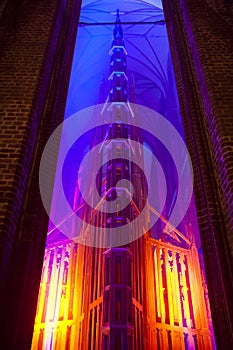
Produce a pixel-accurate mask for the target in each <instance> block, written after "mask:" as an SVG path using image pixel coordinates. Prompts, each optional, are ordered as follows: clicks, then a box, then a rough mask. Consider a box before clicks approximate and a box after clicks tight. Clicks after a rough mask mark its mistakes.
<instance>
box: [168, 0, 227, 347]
mask: <svg viewBox="0 0 233 350" xmlns="http://www.w3.org/2000/svg"><path fill="white" fill-rule="evenodd" d="M163 4H164V10H165V18H166V22H167V27H168V34H169V39H170V44H171V49H172V55H173V62H174V66H175V74H176V80H177V86H178V93H179V100H180V104H181V111H182V116H183V121H184V125H185V133H186V139H187V145H188V148H189V151H190V154H191V159H192V163H193V168H194V177H195V185H194V191H195V198H196V204H197V213H198V220H199V226H200V233H201V241H202V247H203V255H204V261H205V267H206V272H207V282H208V288H209V296H210V304H211V311H212V318H213V325H214V331H215V336H216V343H217V348H218V349H232V348H233V319H232V318H233V234H232V231H233V230H232V228H233V186H232V185H233V153H232V150H233V118H232V114H233V88H232V82H233V49H232V48H233V5H232V2H231V1H227V0H225V1H224V0H204V1H203V0H202V1H200V0H195V1H193V0H172V1H171V0H163Z"/></svg>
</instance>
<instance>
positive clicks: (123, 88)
mask: <svg viewBox="0 0 233 350" xmlns="http://www.w3.org/2000/svg"><path fill="white" fill-rule="evenodd" d="M109 54H110V56H111V60H110V76H109V80H110V83H111V84H110V92H109V102H127V101H128V92H127V91H128V88H127V85H128V77H127V75H126V55H127V51H126V49H125V44H124V39H123V30H122V26H121V20H120V11H119V9H117V10H116V21H115V26H114V29H113V41H112V47H111V50H110V52H109Z"/></svg>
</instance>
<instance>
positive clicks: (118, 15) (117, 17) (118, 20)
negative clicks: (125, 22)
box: [116, 9, 121, 22]
mask: <svg viewBox="0 0 233 350" xmlns="http://www.w3.org/2000/svg"><path fill="white" fill-rule="evenodd" d="M120 21H121V20H120V11H119V9H117V10H116V22H120Z"/></svg>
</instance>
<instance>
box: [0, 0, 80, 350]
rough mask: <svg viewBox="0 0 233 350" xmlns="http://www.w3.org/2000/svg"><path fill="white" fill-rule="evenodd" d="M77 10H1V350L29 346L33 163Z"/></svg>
mask: <svg viewBox="0 0 233 350" xmlns="http://www.w3.org/2000/svg"><path fill="white" fill-rule="evenodd" d="M79 8H80V1H79V0H51V1H44V0H42V1H36V0H34V1H17V2H12V1H8V3H6V2H4V7H2V8H1V10H2V11H3V14H2V17H1V18H0V28H1V36H0V38H1V44H0V45H1V57H0V117H1V118H0V123H1V126H0V132H1V137H0V143H1V145H0V149H1V152H0V156H1V175H2V176H1V180H0V185H1V186H0V195H1V202H0V205H1V217H0V219H1V222H0V223H1V236H0V240H1V241H0V257H1V269H0V273H1V285H2V286H4V288H3V290H2V291H1V292H2V293H3V294H2V295H1V300H0V302H1V315H2V316H3V317H2V322H3V323H2V325H1V334H3V335H4V336H3V337H2V338H1V347H2V348H4V349H17V350H18V349H19V348H20V349H29V348H30V341H31V335H32V329H33V324H34V315H35V307H36V299H37V293H38V286H39V281H40V270H41V264H42V258H43V250H44V245H45V238H46V229H47V220H48V218H47V215H46V213H45V211H44V209H43V205H42V202H41V199H40V194H39V185H38V170H39V162H40V157H41V153H42V150H43V147H44V145H45V143H46V141H47V139H48V137H49V135H50V134H51V133H52V131H53V130H54V128H55V127H56V126H57V125H58V124H59V123H60V122H61V121H62V119H63V113H64V106H65V99H66V94H67V87H68V81H69V74H70V68H71V62H72V54H73V47H74V42H75V37H76V30H77V22H78V21H77V18H78V14H79ZM0 15H1V13H0ZM55 163H56V159H54V163H53V164H52V163H51V167H50V169H49V170H50V171H52V170H53V169H54V165H55ZM19 344H20V347H19Z"/></svg>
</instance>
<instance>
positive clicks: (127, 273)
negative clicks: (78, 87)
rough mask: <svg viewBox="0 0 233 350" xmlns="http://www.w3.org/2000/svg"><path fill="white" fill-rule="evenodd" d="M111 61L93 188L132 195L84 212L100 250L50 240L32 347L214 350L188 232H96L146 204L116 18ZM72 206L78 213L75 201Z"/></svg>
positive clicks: (129, 218) (114, 225)
mask: <svg viewBox="0 0 233 350" xmlns="http://www.w3.org/2000/svg"><path fill="white" fill-rule="evenodd" d="M109 54H110V74H109V78H108V81H109V94H108V97H107V101H106V102H108V103H107V104H106V105H105V106H108V108H109V110H110V113H111V116H112V119H111V121H112V122H111V123H110V124H108V125H107V126H106V127H104V128H103V129H102V130H101V131H98V134H97V135H96V140H98V139H102V140H103V139H104V140H106V143H105V145H104V146H103V147H106V150H104V151H106V152H110V153H111V154H112V155H113V157H112V159H111V160H110V161H107V162H105V163H104V162H103V166H102V168H101V170H100V171H99V173H98V176H97V187H98V190H99V192H100V193H101V195H102V197H104V198H105V199H106V200H108V201H109V202H111V201H114V200H115V199H116V198H117V192H116V184H117V183H118V182H119V181H121V180H122V179H126V180H128V181H130V182H131V183H132V185H133V186H134V188H135V189H136V191H135V194H134V195H133V197H132V200H131V202H130V204H129V205H128V206H126V207H125V208H124V209H121V203H120V202H117V201H116V207H115V211H113V212H111V213H102V212H99V211H98V210H93V211H92V212H91V213H90V211H89V210H88V209H87V210H86V212H85V211H84V216H85V218H86V220H89V222H90V223H91V224H93V225H94V224H95V225H96V227H97V229H96V230H97V235H96V236H97V240H98V239H105V246H108V248H97V247H89V246H85V245H82V244H78V243H76V242H74V241H72V240H69V239H68V240H67V239H66V237H64V236H62V234H60V233H58V232H56V231H55V230H53V231H52V232H51V233H50V235H49V236H48V241H47V248H46V252H45V258H44V266H43V272H42V278H41V287H40V294H39V299H38V307H37V316H36V322H35V329H34V337H33V342H32V349H33V350H34V349H35V350H36V349H37V350H42V349H46V350H47V349H66V350H72V349H80V350H86V349H88V350H89V349H90V350H125V349H129V350H130V349H134V350H150V349H161V350H167V349H169V350H170V349H171V350H176V349H182V350H183V349H185V350H193V349H205V350H208V349H212V340H211V332H210V329H209V319H208V310H207V307H206V304H205V300H206V301H208V296H207V294H206V288H204V285H203V284H204V279H203V276H202V275H201V271H200V265H199V260H198V253H197V250H196V247H195V242H194V239H193V234H192V232H191V226H189V227H187V233H188V238H187V237H186V236H185V235H183V234H182V233H181V232H179V231H178V230H176V229H175V228H174V227H172V225H170V223H169V222H168V221H167V220H166V219H165V218H163V217H161V220H162V221H164V223H165V224H166V227H165V230H164V234H163V236H161V237H162V238H161V239H160V240H155V239H152V238H151V237H150V233H149V232H148V233H146V234H145V235H143V236H142V237H141V238H139V239H137V240H135V241H133V239H132V243H129V244H127V245H126V244H124V245H122V244H121V241H120V240H119V244H118V245H116V244H112V243H113V242H112V241H111V236H108V237H106V236H105V237H104V238H103V237H102V231H103V229H104V228H106V227H107V228H117V227H119V226H123V225H125V224H126V223H127V222H129V221H133V220H134V219H135V218H136V217H137V215H138V214H139V213H140V211H141V210H142V208H143V206H144V205H145V197H146V186H145V181H144V177H143V174H142V171H141V170H140V169H139V168H138V167H137V166H136V165H135V164H131V162H130V161H129V160H127V159H130V152H134V151H135V150H133V149H132V146H131V144H130V141H128V142H127V140H130V139H133V140H135V141H139V142H140V140H141V134H140V131H139V130H138V129H137V128H133V127H131V126H129V125H128V124H127V121H128V119H129V118H131V117H132V115H131V113H132V110H131V107H130V101H129V95H131V96H132V95H133V86H132V84H131V86H130V89H129V78H128V76H127V64H126V56H127V51H126V48H125V44H124V38H123V29H122V25H121V21H120V16H119V10H117V12H116V21H115V26H114V30H113V41H112V45H111V49H110V52H109ZM133 102H134V101H133ZM126 155H127V157H126ZM140 156H141V157H143V154H141V155H140ZM137 189H138V191H137ZM139 189H140V190H139ZM77 191H78V189H77ZM119 192H122V193H121V195H122V197H121V198H124V196H125V197H127V196H128V191H127V189H126V188H125V187H122V188H119V187H118V194H119ZM74 198H75V199H74V208H78V207H79V206H80V203H78V202H77V198H78V195H76V194H75V196H74ZM151 210H152V211H154V209H153V208H151ZM146 225H147V223H146V221H145V227H146ZM138 229H139V228H138V227H136V226H135V231H137V230H138ZM83 234H85V232H84V233H83ZM57 237H59V238H57Z"/></svg>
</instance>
